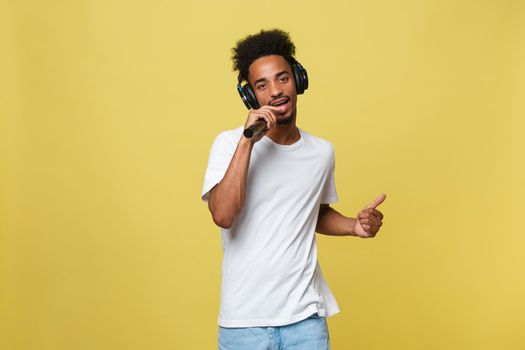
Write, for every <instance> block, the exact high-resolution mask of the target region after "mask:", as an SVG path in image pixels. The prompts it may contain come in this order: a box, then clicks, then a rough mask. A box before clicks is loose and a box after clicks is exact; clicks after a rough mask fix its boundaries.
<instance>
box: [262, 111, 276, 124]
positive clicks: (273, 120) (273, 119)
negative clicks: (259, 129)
mask: <svg viewBox="0 0 525 350" xmlns="http://www.w3.org/2000/svg"><path fill="white" fill-rule="evenodd" d="M261 113H264V115H266V116H267V118H268V120H269V121H270V126H269V127H268V129H271V128H273V127H274V126H275V124H277V118H276V117H275V115H274V114H273V113H272V112H271V111H268V110H262V111H261Z"/></svg>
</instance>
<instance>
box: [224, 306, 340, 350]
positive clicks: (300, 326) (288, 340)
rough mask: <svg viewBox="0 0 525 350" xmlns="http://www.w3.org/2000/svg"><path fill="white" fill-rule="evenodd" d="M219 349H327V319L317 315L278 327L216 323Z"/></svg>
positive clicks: (328, 349) (328, 347)
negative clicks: (219, 324) (238, 326)
mask: <svg viewBox="0 0 525 350" xmlns="http://www.w3.org/2000/svg"><path fill="white" fill-rule="evenodd" d="M219 350H330V337H329V335H328V326H327V324H326V319H325V318H324V317H320V316H318V315H317V314H313V315H312V316H310V317H308V318H307V319H304V320H302V321H299V322H296V323H292V324H288V325H284V326H278V327H247V328H224V327H221V326H219Z"/></svg>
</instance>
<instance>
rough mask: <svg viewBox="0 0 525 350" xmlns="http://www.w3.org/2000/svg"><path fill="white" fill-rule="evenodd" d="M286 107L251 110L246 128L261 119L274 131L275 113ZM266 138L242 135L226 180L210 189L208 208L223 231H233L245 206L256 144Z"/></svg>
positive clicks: (261, 135) (224, 178)
mask: <svg viewBox="0 0 525 350" xmlns="http://www.w3.org/2000/svg"><path fill="white" fill-rule="evenodd" d="M283 108H285V106H280V107H275V106H262V107H261V108H259V109H256V110H251V111H250V112H249V113H248V119H247V120H246V123H245V125H244V127H245V128H246V127H247V126H248V125H252V124H253V123H254V122H255V121H257V120H259V119H264V120H265V121H266V126H267V129H268V130H270V129H271V128H273V127H274V126H275V124H277V118H276V117H275V114H274V113H276V112H280V111H282V110H283ZM263 136H264V133H261V134H259V135H258V136H254V137H252V138H250V139H247V138H246V137H244V136H241V138H240V139H239V142H238V143H237V148H236V149H235V152H234V154H233V156H232V159H231V160H230V164H229V165H228V169H226V173H225V174H224V177H223V178H222V180H221V181H220V182H219V183H218V184H217V185H215V186H214V187H213V188H212V189H211V190H210V195H209V198H208V209H209V210H210V212H211V215H212V218H213V221H214V222H215V224H217V225H218V226H220V227H222V228H225V229H228V228H230V227H231V226H232V225H233V222H234V220H235V217H236V216H237V215H239V213H240V212H241V210H242V207H243V206H244V198H245V196H246V179H247V177H248V166H249V165H250V158H251V154H252V149H253V145H254V144H255V143H256V142H257V141H259V140H261V139H262V137H263Z"/></svg>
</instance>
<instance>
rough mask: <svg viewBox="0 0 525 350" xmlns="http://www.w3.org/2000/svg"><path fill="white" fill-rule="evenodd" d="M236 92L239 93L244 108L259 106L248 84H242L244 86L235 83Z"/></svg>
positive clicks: (256, 107)
mask: <svg viewBox="0 0 525 350" xmlns="http://www.w3.org/2000/svg"><path fill="white" fill-rule="evenodd" d="M237 92H238V93H239V96H240V97H241V100H242V102H244V105H245V106H246V108H248V109H252V108H253V109H258V108H259V102H258V101H257V98H256V97H255V93H254V92H253V90H252V87H251V86H250V84H244V86H242V85H241V84H240V83H239V84H237Z"/></svg>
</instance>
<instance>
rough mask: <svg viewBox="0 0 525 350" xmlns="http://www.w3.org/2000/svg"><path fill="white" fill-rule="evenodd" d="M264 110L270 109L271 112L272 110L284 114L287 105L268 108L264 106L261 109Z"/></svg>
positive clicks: (268, 106)
mask: <svg viewBox="0 0 525 350" xmlns="http://www.w3.org/2000/svg"><path fill="white" fill-rule="evenodd" d="M263 108H266V109H269V110H272V111H274V112H277V113H282V112H284V110H285V109H286V105H283V106H270V105H266V106H262V107H261V109H263Z"/></svg>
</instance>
